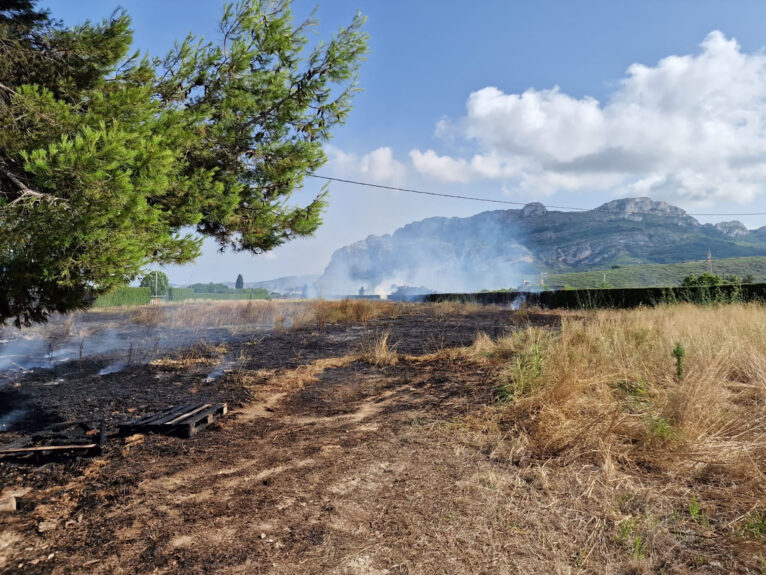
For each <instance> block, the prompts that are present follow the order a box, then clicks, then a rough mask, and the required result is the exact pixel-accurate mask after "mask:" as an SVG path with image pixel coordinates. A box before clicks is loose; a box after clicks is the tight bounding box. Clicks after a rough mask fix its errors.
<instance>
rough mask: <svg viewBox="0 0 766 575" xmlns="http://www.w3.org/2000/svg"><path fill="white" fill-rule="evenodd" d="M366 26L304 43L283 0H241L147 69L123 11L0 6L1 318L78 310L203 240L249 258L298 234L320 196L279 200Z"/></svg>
mask: <svg viewBox="0 0 766 575" xmlns="http://www.w3.org/2000/svg"><path fill="white" fill-rule="evenodd" d="M363 21H364V18H363V17H362V16H361V15H359V14H357V15H356V16H354V17H353V19H352V20H351V23H350V24H349V26H347V27H345V28H342V29H341V30H339V31H338V32H337V33H336V34H335V35H334V36H333V37H332V38H331V39H330V40H329V41H327V42H319V41H314V40H313V37H312V42H309V36H310V35H311V34H313V33H314V32H313V29H314V28H315V26H316V24H317V22H316V20H314V19H313V18H312V19H309V20H307V21H306V22H303V23H301V24H297V25H296V24H294V22H293V18H292V14H291V10H290V3H289V1H287V0H262V1H259V0H242V1H239V2H237V3H233V4H228V5H226V6H225V8H224V10H223V16H222V19H221V22H220V27H219V30H220V33H219V36H218V38H217V40H216V41H213V42H208V41H206V40H203V39H202V38H197V37H195V36H192V35H190V36H188V37H187V38H185V39H184V40H183V41H180V42H178V43H177V44H176V45H175V47H174V48H173V49H172V50H171V51H170V52H169V53H168V54H167V55H165V56H163V57H152V56H150V55H146V54H141V53H138V52H136V53H130V52H129V50H130V46H131V42H132V31H131V22H130V18H129V16H128V14H127V13H126V12H124V11H117V12H115V13H114V14H113V15H112V16H111V17H110V18H108V19H106V20H105V21H103V22H100V23H92V22H86V23H84V24H82V25H79V26H76V27H73V28H67V27H65V26H64V25H63V24H62V23H61V22H59V21H57V20H55V19H53V18H52V17H51V16H50V15H49V14H48V13H47V12H45V11H37V10H35V3H34V2H33V1H30V0H13V1H6V2H3V3H2V4H0V125H2V126H3V130H2V131H0V231H2V233H1V234H0V323H5V322H6V321H8V320H13V321H14V323H15V324H16V325H22V324H27V325H28V324H30V323H34V322H40V321H45V319H46V317H47V316H48V314H49V313H51V312H53V311H57V312H66V311H69V310H72V309H77V308H81V307H86V306H87V305H89V304H90V303H91V302H92V301H93V299H94V297H95V296H97V295H99V294H102V293H106V292H107V291H109V290H110V289H111V288H113V287H115V286H119V285H124V284H125V283H127V282H129V281H131V280H133V279H134V278H135V277H137V276H139V275H141V273H142V270H143V269H145V268H146V267H147V266H148V265H149V264H152V263H154V264H160V265H162V264H172V263H184V262H188V261H191V260H193V259H194V258H195V257H196V256H197V255H198V254H199V251H200V244H201V239H200V237H202V236H208V237H212V238H214V239H215V240H216V241H217V242H218V245H219V246H220V248H221V249H227V248H228V249H232V250H243V251H249V252H252V253H256V254H257V253H261V252H265V251H268V250H271V249H273V248H275V247H277V246H279V245H281V244H282V243H284V242H286V241H289V240H291V239H293V238H295V237H300V236H307V235H310V234H312V233H313V232H314V231H315V230H316V229H317V227H318V226H319V225H320V223H321V212H322V210H323V208H324V206H325V202H326V190H323V191H322V193H320V194H319V195H318V196H317V197H316V198H314V199H313V201H310V202H309V203H308V204H307V205H302V206H295V205H291V204H290V202H289V199H290V196H291V194H292V192H293V191H294V190H296V189H297V188H300V187H301V185H302V183H303V178H304V176H305V175H306V174H307V173H311V172H313V171H315V170H316V169H317V168H319V167H320V166H321V165H322V164H323V163H324V162H325V161H326V157H325V155H324V153H323V151H322V145H323V143H324V142H326V141H327V140H328V139H329V138H330V136H331V132H332V130H333V128H334V127H335V126H337V125H339V124H341V123H342V122H343V121H344V120H345V119H346V118H347V116H348V113H349V111H350V105H351V98H352V96H353V94H354V93H355V92H356V91H357V88H356V76H357V69H358V65H359V62H360V60H361V59H362V57H363V55H364V53H365V51H366V35H365V33H364V32H363V31H362V25H363ZM189 229H195V230H196V232H197V234H192V233H189V232H188V230H189Z"/></svg>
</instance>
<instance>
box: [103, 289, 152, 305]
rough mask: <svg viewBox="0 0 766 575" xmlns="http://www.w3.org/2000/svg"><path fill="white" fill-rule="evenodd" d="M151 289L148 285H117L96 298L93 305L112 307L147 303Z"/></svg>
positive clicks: (149, 299)
mask: <svg viewBox="0 0 766 575" xmlns="http://www.w3.org/2000/svg"><path fill="white" fill-rule="evenodd" d="M151 298H152V291H151V289H150V288H148V287H119V288H116V289H113V290H112V291H110V292H109V293H105V294H104V295H102V296H99V297H97V298H96V301H94V302H93V307H114V306H120V305H148V304H149V303H150V302H151Z"/></svg>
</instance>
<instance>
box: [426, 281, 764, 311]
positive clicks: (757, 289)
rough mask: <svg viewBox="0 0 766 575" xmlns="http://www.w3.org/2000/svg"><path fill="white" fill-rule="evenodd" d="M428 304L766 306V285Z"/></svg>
mask: <svg viewBox="0 0 766 575" xmlns="http://www.w3.org/2000/svg"><path fill="white" fill-rule="evenodd" d="M425 301H428V302H439V301H460V302H477V303H482V304H500V305H514V306H518V305H524V304H526V305H537V306H540V307H542V308H549V309H594V308H623V309H627V308H633V307H638V306H655V305H659V304H673V303H684V302H686V303H695V304H703V305H704V304H714V303H730V302H740V301H742V302H744V301H761V302H766V283H760V284H744V285H724V286H715V287H708V286H696V287H666V288H659V287H654V288H610V289H579V290H560V291H542V292H485V293H463V294H460V293H453V294H431V295H427V296H425Z"/></svg>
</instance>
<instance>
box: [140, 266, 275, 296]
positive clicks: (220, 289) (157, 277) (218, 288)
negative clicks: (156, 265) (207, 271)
mask: <svg viewBox="0 0 766 575" xmlns="http://www.w3.org/2000/svg"><path fill="white" fill-rule="evenodd" d="M140 285H141V287H148V288H149V289H150V290H151V293H152V295H153V296H164V295H167V294H168V290H169V289H170V282H169V280H168V276H167V275H166V274H164V273H163V272H161V271H157V270H155V271H151V272H149V273H148V274H146V275H145V276H144V277H143V278H142V279H141V284H140ZM188 287H190V288H191V289H192V290H194V293H232V292H236V291H240V290H244V288H245V280H244V278H243V277H242V274H239V275H238V276H237V280H236V281H235V282H234V290H232V289H231V288H230V287H229V286H227V285H226V284H222V283H213V282H209V283H196V284H191V285H190V286H188ZM263 291H264V292H266V294H267V295H268V292H267V291H266V290H263Z"/></svg>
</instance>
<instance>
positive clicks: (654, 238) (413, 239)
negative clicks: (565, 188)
mask: <svg viewBox="0 0 766 575" xmlns="http://www.w3.org/2000/svg"><path fill="white" fill-rule="evenodd" d="M708 250H710V251H711V252H712V254H713V257H714V258H715V259H716V260H722V259H727V258H742V257H752V256H766V227H763V228H759V229H757V230H748V229H747V228H746V227H745V226H744V225H743V224H742V223H740V222H737V221H733V222H721V223H718V224H715V225H713V224H701V223H699V222H698V221H697V220H696V219H694V218H693V217H692V216H689V215H688V214H687V213H686V212H685V211H684V210H682V209H681V208H678V207H675V206H672V205H670V204H667V203H665V202H655V201H652V200H651V199H649V198H629V199H622V200H614V201H611V202H608V203H606V204H604V205H602V206H600V207H598V208H596V209H593V210H587V211H582V212H558V211H548V210H547V209H546V208H545V207H544V206H543V205H542V204H539V203H533V204H528V205H526V206H524V208H523V209H519V210H498V211H489V212H482V213H480V214H477V215H475V216H472V217H469V218H428V219H425V220H421V221H418V222H414V223H411V224H408V225H406V226H404V227H402V228H399V229H398V230H396V231H395V232H393V234H391V235H383V236H369V237H368V238H367V239H365V240H362V241H359V242H356V243H354V244H351V245H348V246H345V247H342V248H340V249H339V250H337V251H336V252H335V253H334V254H333V256H332V258H331V260H330V263H329V265H328V266H327V268H326V269H325V271H324V273H323V274H322V276H321V277H320V278H319V279H318V280H317V282H316V287H317V289H318V290H319V291H320V292H324V293H356V291H357V290H358V289H359V287H361V286H364V287H365V289H366V290H368V292H378V293H381V292H387V291H389V290H390V286H391V285H392V284H396V285H399V286H408V285H409V286H412V285H417V286H426V287H428V288H430V289H433V290H437V291H476V290H480V289H497V288H504V287H511V286H517V285H519V284H520V283H521V282H522V280H525V279H526V280H530V281H532V282H533V283H537V282H538V281H539V277H540V273H541V272H548V273H550V274H562V273H569V272H580V271H588V270H594V269H603V268H610V267H611V266H613V265H619V266H621V267H622V266H629V265H634V264H667V263H680V262H684V261H689V260H703V259H704V258H705V257H706V256H707V253H708ZM602 279H603V276H602ZM549 281H551V280H549Z"/></svg>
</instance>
